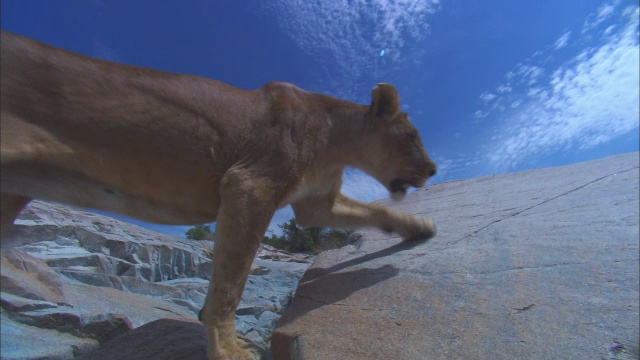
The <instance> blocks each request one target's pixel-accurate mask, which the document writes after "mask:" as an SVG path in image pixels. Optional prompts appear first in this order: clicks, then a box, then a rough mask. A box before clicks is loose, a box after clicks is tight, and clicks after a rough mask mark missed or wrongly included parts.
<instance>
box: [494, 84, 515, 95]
mask: <svg viewBox="0 0 640 360" xmlns="http://www.w3.org/2000/svg"><path fill="white" fill-rule="evenodd" d="M512 90H513V89H512V88H511V86H509V85H508V84H507V85H500V86H498V88H497V89H496V91H497V92H498V94H505V93H510V92H511V91H512Z"/></svg>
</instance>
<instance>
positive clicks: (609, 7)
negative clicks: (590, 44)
mask: <svg viewBox="0 0 640 360" xmlns="http://www.w3.org/2000/svg"><path fill="white" fill-rule="evenodd" d="M614 10H615V6H614V5H613V4H605V5H602V6H601V7H600V8H598V11H597V12H596V13H595V14H592V15H590V16H589V17H588V18H587V20H585V22H584V24H583V25H582V34H585V33H586V32H588V31H590V30H593V29H594V28H596V27H597V26H598V25H600V23H602V22H603V21H605V20H606V19H607V18H609V17H610V16H611V14H613V12H614Z"/></svg>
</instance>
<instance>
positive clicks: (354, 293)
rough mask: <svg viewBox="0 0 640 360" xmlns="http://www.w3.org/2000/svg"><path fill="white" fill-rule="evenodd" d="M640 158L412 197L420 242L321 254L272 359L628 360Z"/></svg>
mask: <svg viewBox="0 0 640 360" xmlns="http://www.w3.org/2000/svg"><path fill="white" fill-rule="evenodd" d="M638 158H639V155H638V153H632V154H624V155H619V156H614V157H610V158H606V159H602V160H598V161H591V162H586V163H581V164H576V165H571V166H565V167H557V168H547V169H537V170H531V171H525V172H519V173H513V174H505V175H497V176H490V177H483V178H478V179H470V180H464V181H453V182H447V183H442V184H437V185H433V186H429V187H428V188H423V189H418V190H417V191H415V192H413V193H411V194H409V195H408V196H407V197H406V199H405V200H404V201H402V202H399V203H393V202H391V201H388V200H383V201H380V203H382V204H384V205H388V206H391V207H393V208H396V209H398V210H401V211H404V212H408V213H412V214H418V215H422V216H429V217H431V218H433V219H434V221H435V222H436V224H437V226H438V234H437V236H436V237H435V238H433V239H432V240H431V241H429V242H427V243H408V242H402V241H401V239H399V238H397V237H393V236H390V235H388V234H385V233H382V232H379V231H375V230H366V231H363V232H362V234H363V237H362V238H361V239H360V240H359V241H358V242H356V243H355V244H353V245H351V246H347V247H345V248H342V249H338V250H334V251H328V252H325V253H323V254H321V255H320V256H319V257H318V259H317V260H316V262H315V263H314V265H313V266H312V268H310V269H309V270H308V271H307V272H306V274H305V275H304V277H303V279H302V280H301V282H300V286H299V288H298V291H297V293H296V296H295V299H294V301H293V303H292V305H291V306H290V307H289V308H288V309H287V310H286V312H285V314H284V316H283V317H282V318H280V320H279V321H278V325H277V329H276V331H275V333H274V335H273V338H272V351H273V357H274V358H275V359H302V358H304V359H372V358H377V359H400V358H402V359H425V358H428V359H514V358H515V359H609V358H620V359H621V358H636V359H637V358H638V357H639V354H638V339H639V336H640V334H639V325H638V320H639V283H640V281H639V256H638V251H639V214H638V211H639V210H638V207H639V185H638V184H639V179H638V178H639V168H638V163H639V161H638Z"/></svg>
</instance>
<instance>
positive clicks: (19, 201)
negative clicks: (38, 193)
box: [0, 193, 31, 242]
mask: <svg viewBox="0 0 640 360" xmlns="http://www.w3.org/2000/svg"><path fill="white" fill-rule="evenodd" d="M29 201H31V199H30V198H28V197H26V196H22V195H14V194H8V193H2V194H0V238H1V239H2V241H3V242H4V241H5V239H6V238H7V237H8V236H9V237H10V233H11V229H12V228H13V221H14V220H15V219H16V217H17V216H18V214H19V213H20V211H21V210H22V209H23V208H24V207H25V205H27V203H29Z"/></svg>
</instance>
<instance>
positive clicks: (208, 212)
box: [1, 164, 219, 225]
mask: <svg viewBox="0 0 640 360" xmlns="http://www.w3.org/2000/svg"><path fill="white" fill-rule="evenodd" d="M1 179H2V181H1V189H2V192H3V193H10V194H19V195H23V196H27V197H30V198H32V199H40V200H48V201H54V202H59V203H63V204H69V205H76V206H80V207H84V208H90V209H97V210H102V211H107V212H113V213H117V214H121V215H126V216H129V217H132V218H136V219H139V220H143V221H148V222H152V223H159V224H168V225H171V224H175V225H183V224H184V225H187V224H188V225H191V224H203V223H207V222H212V221H215V219H216V215H217V211H218V207H219V199H218V195H217V192H216V191H213V190H214V189H213V187H211V188H210V189H204V188H202V189H200V188H199V187H198V186H197V185H196V184H194V182H193V181H192V182H189V181H184V182H183V183H182V184H181V185H170V184H168V183H167V182H166V181H165V182H163V181H162V179H149V181H148V182H147V183H140V184H137V185H136V186H131V185H128V186H127V187H122V186H119V185H116V182H113V181H109V179H101V178H100V177H89V176H88V175H86V174H85V173H83V172H81V171H72V170H69V169H61V168H58V167H55V166H51V165H44V164H4V165H3V166H2V173H1ZM211 185H213V184H211ZM172 186H173V188H172Z"/></svg>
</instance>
